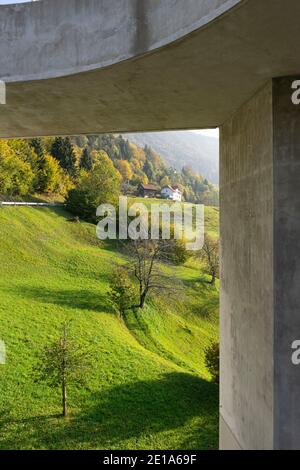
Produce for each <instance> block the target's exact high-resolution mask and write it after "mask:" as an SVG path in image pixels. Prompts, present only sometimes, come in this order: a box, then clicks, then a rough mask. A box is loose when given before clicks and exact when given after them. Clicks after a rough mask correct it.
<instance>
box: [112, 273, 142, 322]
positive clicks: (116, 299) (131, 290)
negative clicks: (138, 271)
mask: <svg viewBox="0 0 300 470" xmlns="http://www.w3.org/2000/svg"><path fill="white" fill-rule="evenodd" d="M108 295H109V297H110V300H111V302H112V304H113V306H114V307H115V308H116V310H117V312H118V314H119V315H120V316H121V317H122V318H123V317H124V315H125V313H126V310H129V309H131V308H132V306H133V305H134V302H135V298H136V289H135V286H134V284H133V282H132V281H131V279H130V277H129V274H128V270H127V269H126V267H124V266H118V267H117V268H116V269H115V270H114V271H113V273H112V276H111V280H110V289H109V292H108Z"/></svg>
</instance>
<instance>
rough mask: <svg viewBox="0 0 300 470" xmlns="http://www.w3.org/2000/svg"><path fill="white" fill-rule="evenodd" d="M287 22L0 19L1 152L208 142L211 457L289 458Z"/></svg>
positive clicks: (98, 8) (28, 14) (71, 9)
mask: <svg viewBox="0 0 300 470" xmlns="http://www.w3.org/2000/svg"><path fill="white" fill-rule="evenodd" d="M299 16H300V2H299V1H298V0H289V2H286V1H284V0H264V1H261V0H241V1H239V0H151V2H150V1H148V0H113V1H112V0H41V1H40V2H34V3H32V4H23V5H19V6H14V7H8V6H7V7H0V39H1V42H0V44H1V47H0V71H1V76H0V79H1V78H2V79H3V80H5V81H6V83H7V104H6V105H5V106H1V107H0V111H1V112H0V136H2V137H5V136H9V137H12V136H33V135H46V134H78V133H96V132H111V131H115V132H125V131H131V132H132V131H147V130H163V129H169V130H170V129H185V128H205V127H214V126H221V248H222V268H221V271H222V275H221V313H220V315H221V337H222V338H221V343H222V347H221V420H220V421H221V423H220V427H221V439H220V441H221V447H222V448H233V449H240V448H242V449H295V448H300V411H299V406H298V397H299V394H300V371H299V370H298V367H297V366H295V365H293V364H292V361H291V354H292V350H291V345H292V342H293V341H294V340H296V339H299V337H300V320H299V319H300V314H299V307H300V305H299V304H300V289H299V281H300V267H299V262H298V259H299V255H300V216H299V214H300V202H299V201H300V198H299V196H300V195H299V191H300V190H299V180H300V179H299V177H300V107H299V105H298V104H297V103H298V99H297V92H296V95H295V99H294V100H293V101H294V103H293V102H292V99H291V96H292V93H294V92H295V90H294V89H293V88H292V86H293V83H294V80H295V79H296V78H297V74H300V56H299V54H298V51H297V44H298V37H299ZM274 77H288V78H278V79H276V78H275V79H274ZM289 77H290V78H289ZM294 86H295V87H297V84H294Z"/></svg>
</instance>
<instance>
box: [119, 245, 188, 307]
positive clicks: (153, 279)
mask: <svg viewBox="0 0 300 470" xmlns="http://www.w3.org/2000/svg"><path fill="white" fill-rule="evenodd" d="M126 248H127V252H128V254H129V255H130V258H131V261H130V262H129V266H128V269H129V272H131V273H132V274H133V276H134V277H135V279H136V280H137V282H138V297H139V301H138V304H136V305H133V306H132V307H133V308H140V309H143V308H144V306H145V301H146V299H147V297H148V296H149V294H150V293H151V292H154V293H156V294H159V293H163V295H168V294H171V293H173V294H174V295H175V293H176V294H178V293H179V291H180V290H181V284H180V282H179V280H177V279H176V278H175V277H172V276H170V275H168V274H166V273H164V272H163V270H162V269H160V263H162V262H169V261H170V259H171V257H172V248H173V243H172V241H171V242H170V241H169V240H152V239H146V240H144V239H138V240H132V241H130V242H129V243H128V245H127V247H126Z"/></svg>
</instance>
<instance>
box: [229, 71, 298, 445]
mask: <svg viewBox="0 0 300 470" xmlns="http://www.w3.org/2000/svg"><path fill="white" fill-rule="evenodd" d="M296 79H297V78H296V77H295V78H293V77H289V78H279V79H274V80H273V81H270V82H269V83H268V84H266V86H265V87H264V88H263V89H262V90H260V91H259V92H258V93H257V94H256V95H255V96H254V97H253V98H252V99H251V100H250V101H249V102H248V103H246V104H245V105H244V106H243V107H242V108H241V109H239V110H238V111H237V112H236V114H235V115H234V116H233V117H232V118H231V119H230V120H229V121H228V122H226V123H225V124H224V125H223V126H222V129H221V182H220V188H221V257H222V266H221V313H220V316H221V397H220V447H221V449H300V366H296V365H294V364H293V363H292V353H293V351H292V348H291V347H292V343H293V342H294V341H295V340H297V339H299V340H300V104H299V105H297V104H294V103H293V102H292V94H293V93H294V92H295V90H294V89H292V84H293V83H294V81H295V80H296ZM295 97H296V96H295Z"/></svg>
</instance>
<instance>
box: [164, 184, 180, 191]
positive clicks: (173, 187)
mask: <svg viewBox="0 0 300 470" xmlns="http://www.w3.org/2000/svg"><path fill="white" fill-rule="evenodd" d="M166 188H168V189H170V190H171V191H173V193H174V192H175V191H178V192H179V193H181V191H180V189H179V188H178V186H170V185H167V186H164V187H163V188H162V189H166Z"/></svg>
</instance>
